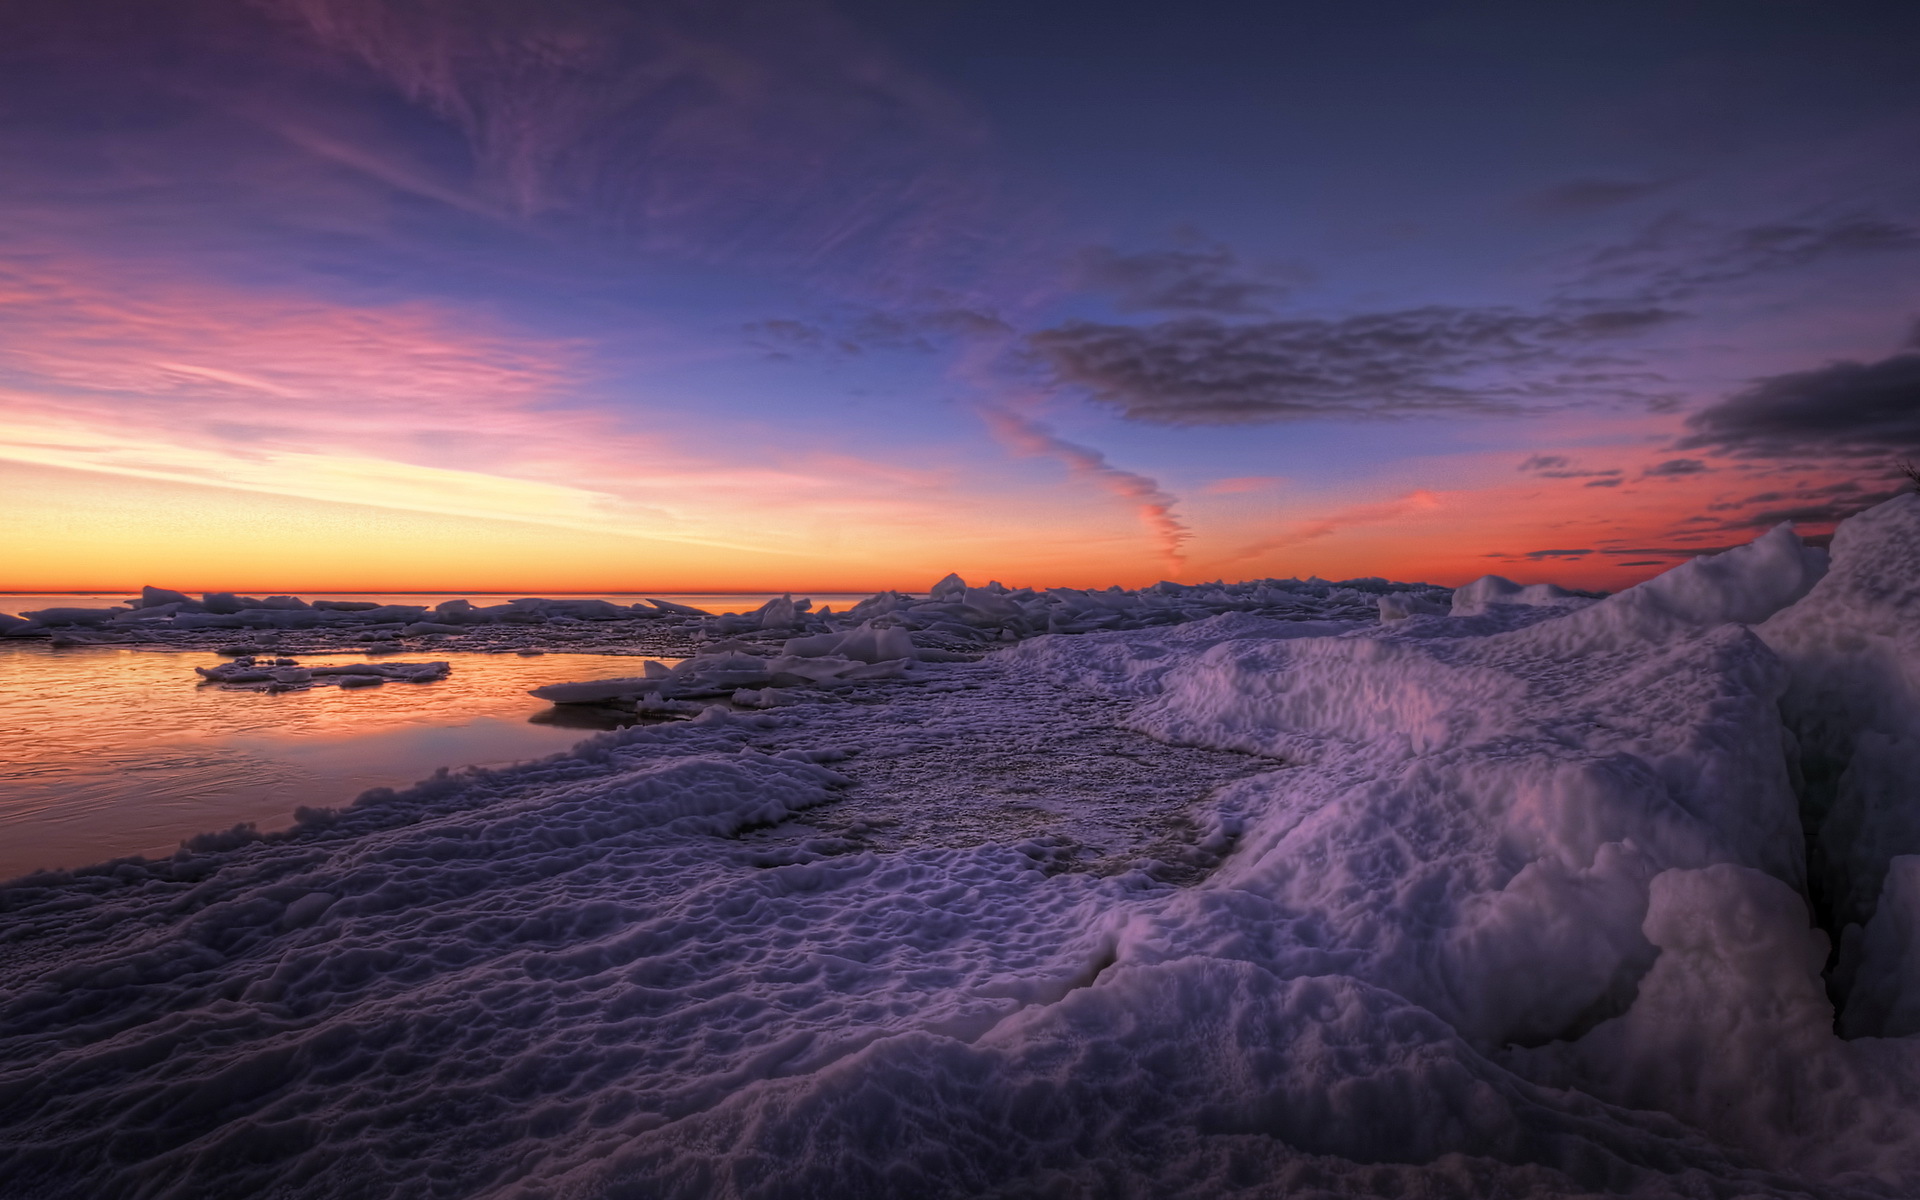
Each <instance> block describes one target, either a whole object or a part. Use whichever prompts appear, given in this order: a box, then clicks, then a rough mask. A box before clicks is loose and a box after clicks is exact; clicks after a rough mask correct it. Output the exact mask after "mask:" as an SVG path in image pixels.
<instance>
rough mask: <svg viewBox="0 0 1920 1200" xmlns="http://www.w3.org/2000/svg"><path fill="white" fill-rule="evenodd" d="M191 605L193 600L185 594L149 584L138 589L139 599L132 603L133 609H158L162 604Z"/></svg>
mask: <svg viewBox="0 0 1920 1200" xmlns="http://www.w3.org/2000/svg"><path fill="white" fill-rule="evenodd" d="M193 603H194V601H193V599H192V598H191V597H189V596H188V595H187V594H186V593H185V592H176V591H172V590H170V589H168V588H157V587H154V586H152V585H151V584H149V585H147V586H146V587H143V588H141V589H140V599H139V600H137V601H135V602H134V607H135V608H159V607H160V606H161V605H162V604H193Z"/></svg>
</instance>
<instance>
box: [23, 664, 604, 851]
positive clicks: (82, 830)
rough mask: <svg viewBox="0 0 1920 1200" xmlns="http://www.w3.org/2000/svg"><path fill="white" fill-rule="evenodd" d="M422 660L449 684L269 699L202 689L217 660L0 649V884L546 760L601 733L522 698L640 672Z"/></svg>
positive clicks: (595, 725)
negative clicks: (431, 779) (447, 670)
mask: <svg viewBox="0 0 1920 1200" xmlns="http://www.w3.org/2000/svg"><path fill="white" fill-rule="evenodd" d="M408 657H409V659H411V658H412V657H413V656H408ZM419 657H421V658H428V657H431V658H433V659H436V660H440V659H444V660H446V661H447V662H449V663H451V664H453V674H452V675H451V676H450V677H448V678H447V679H444V680H441V681H439V682H436V683H427V684H409V683H389V684H386V685H385V686H382V687H377V688H354V689H347V688H315V689H313V690H312V691H306V692H286V693H279V694H267V693H261V692H237V691H225V690H222V689H220V688H217V687H202V686H199V679H198V677H197V676H196V675H195V674H194V672H193V668H194V667H196V666H211V665H213V664H215V663H217V662H220V661H223V660H221V659H219V658H217V657H215V656H213V655H210V654H197V653H191V654H190V653H155V652H142V651H131V650H119V649H115V648H111V647H103V646H90V647H73V648H70V649H61V650H55V649H52V648H50V647H48V646H47V645H46V644H45V643H41V642H26V643H11V644H4V643H0V878H9V877H12V876H14V875H18V874H20V873H22V872H25V871H29V870H32V869H34V868H36V867H42V866H78V865H83V864H86V863H90V862H98V861H100V860H102V859H106V858H112V857H116V856H119V855H125V854H148V855H158V854H169V853H172V851H173V850H174V848H175V847H176V846H177V845H178V844H179V842H180V840H181V839H182V838H186V837H191V836H193V835H194V834H197V833H203V832H206V831H209V830H213V829H224V828H227V827H230V826H232V825H234V824H237V823H240V822H249V821H250V822H253V823H255V824H257V825H258V826H259V827H260V828H262V829H272V828H280V827H284V826H285V825H286V824H288V823H289V822H291V820H292V816H293V810H294V809H295V808H296V807H298V806H300V805H340V804H344V803H346V802H347V801H349V800H351V799H352V798H353V797H354V796H356V795H358V794H359V793H360V792H362V791H365V790H366V789H367V788H371V787H399V786H404V785H406V784H409V783H412V782H414V781H416V780H418V779H421V778H424V777H425V776H428V775H431V774H432V773H433V771H434V770H435V769H436V768H438V767H443V766H465V765H479V766H496V765H503V764H506V763H510V762H516V761H520V760H524V759H528V758H538V757H541V756H543V755H547V754H552V753H554V752H556V751H559V750H564V749H566V748H567V747H568V746H570V745H572V744H573V743H574V742H576V741H578V740H579V739H580V738H582V737H584V736H588V735H589V734H591V733H592V732H593V731H594V730H596V729H604V728H608V727H610V725H609V723H608V722H607V721H606V720H605V719H603V718H588V717H581V716H578V715H575V714H569V713H566V712H565V711H564V710H557V709H553V708H550V707H548V706H547V705H545V704H543V703H541V702H540V701H538V700H535V699H534V698H533V697H531V696H529V695H527V694H526V693H527V689H529V688H535V687H540V686H543V685H545V684H549V683H560V682H565V681H569V680H580V679H603V678H611V677H615V676H622V675H634V674H638V673H639V666H640V660H638V659H633V658H611V657H604V656H592V655H576V654H549V655H544V656H540V657H531V658H529V657H520V656H518V655H494V654H461V653H456V652H448V651H444V650H437V649H436V650H435V651H433V652H432V653H431V654H430V655H421V656H419ZM301 661H302V662H303V663H320V662H331V663H344V662H366V661H383V662H384V661H392V660H391V659H390V658H388V659H373V660H370V659H368V658H367V657H366V656H365V655H360V654H334V655H324V656H321V655H313V656H308V657H305V658H302V659H301Z"/></svg>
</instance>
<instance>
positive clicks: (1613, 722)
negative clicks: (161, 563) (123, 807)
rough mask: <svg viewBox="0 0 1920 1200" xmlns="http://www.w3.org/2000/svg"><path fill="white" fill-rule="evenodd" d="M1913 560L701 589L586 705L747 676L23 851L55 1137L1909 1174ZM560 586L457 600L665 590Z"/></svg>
mask: <svg viewBox="0 0 1920 1200" xmlns="http://www.w3.org/2000/svg"><path fill="white" fill-rule="evenodd" d="M1916 579H1920V499H1916V498H1915V497H1902V498H1900V499H1898V500H1895V501H1891V502H1889V503H1888V504H1885V505H1882V506H1880V507H1879V508H1876V509H1874V510H1871V511H1870V512H1868V513H1866V514H1863V515H1862V516H1860V517H1857V518H1854V519H1853V520H1851V521H1849V522H1847V523H1846V524H1844V525H1842V527H1841V529H1840V531H1839V533H1838V534H1837V535H1836V536H1835V538H1834V541H1833V547H1832V558H1831V564H1830V566H1829V563H1828V560H1827V556H1826V555H1825V554H1824V553H1822V552H1819V551H1812V550H1809V549H1807V548H1806V547H1805V546H1803V545H1802V543H1801V542H1800V540H1799V539H1798V538H1797V537H1795V536H1794V535H1793V533H1792V532H1791V530H1788V529H1785V528H1782V529H1778V530H1775V531H1772V532H1770V533H1768V534H1766V535H1764V536H1763V537H1761V538H1759V539H1758V540H1756V541H1755V542H1754V543H1753V544H1752V545H1750V546H1746V547H1742V548H1739V549H1736V550H1732V551H1729V552H1726V553H1724V554H1720V555H1715V556H1712V557H1708V558H1702V559H1698V560H1695V561H1694V562H1692V563H1689V564H1687V565H1686V566H1683V567H1681V568H1678V569H1676V570H1674V571H1670V572H1668V573H1667V574H1665V575H1662V576H1660V577H1658V578H1656V579H1654V580H1651V581H1649V582H1647V583H1645V584H1642V585H1640V586H1639V587H1637V588H1632V589H1628V590H1627V591H1624V592H1622V593H1620V594H1618V595H1615V596H1611V597H1607V598H1604V599H1597V598H1594V597H1583V596H1577V595H1573V594H1556V593H1555V592H1554V591H1549V590H1547V589H1544V588H1539V589H1520V590H1514V588H1513V587H1511V586H1507V585H1504V581H1494V582H1486V581H1482V583H1481V584H1477V585H1474V587H1473V588H1471V589H1462V590H1461V595H1459V596H1449V595H1448V594H1447V593H1446V592H1445V591H1444V590H1443V589H1430V588H1425V587H1420V586H1410V585H1389V584H1386V583H1384V582H1383V581H1378V580H1352V581H1347V582H1346V583H1344V584H1337V585H1336V584H1328V583H1325V582H1324V581H1314V580H1309V581H1262V582H1260V583H1256V584H1239V585H1222V584H1208V585H1198V586H1185V585H1174V584H1159V585H1155V586H1154V587H1152V588H1146V589H1141V590H1139V591H1129V592H1123V591H1118V590H1109V591H1088V590H1080V589H1044V590H1040V589H1009V588H1005V587H1002V586H999V585H996V584H989V585H987V586H986V587H980V588H976V587H970V586H969V585H967V584H966V583H965V582H964V581H963V580H960V579H958V578H957V577H949V578H948V579H945V580H942V581H941V582H940V583H939V584H937V585H936V586H935V587H934V589H933V590H932V592H931V593H930V594H929V595H928V596H927V597H925V598H915V597H912V596H906V595H901V594H898V593H886V594H882V595H880V596H876V597H874V598H872V599H871V600H868V601H864V602H862V603H861V604H859V605H856V606H855V607H854V608H853V609H852V610H851V611H850V612H848V613H841V614H825V613H815V612H812V611H811V610H810V609H802V608H801V606H800V605H799V603H798V602H792V603H791V608H792V611H791V613H789V612H788V611H787V608H786V607H783V606H780V605H778V604H776V605H775V606H774V607H770V608H767V609H764V610H762V611H761V612H759V613H757V614H730V615H722V616H719V617H714V616H709V615H706V614H694V613H687V612H674V611H668V610H665V609H662V608H659V607H650V608H649V610H648V611H649V613H651V614H654V615H650V616H648V617H646V618H644V620H645V621H646V622H647V625H646V629H648V630H650V631H659V630H678V631H680V632H681V634H682V635H684V636H685V637H687V638H688V639H691V640H699V639H705V641H704V643H703V644H704V646H705V649H704V651H703V652H702V653H697V654H694V655H692V656H691V657H689V658H687V660H686V661H685V662H682V663H680V664H678V665H677V666H674V667H671V668H669V667H666V666H664V665H663V664H660V663H657V662H650V663H648V664H647V665H646V666H645V667H643V668H642V671H641V673H640V674H637V675H634V676H632V677H631V678H628V679H624V680H613V681H596V682H594V683H591V684H563V685H556V687H554V688H549V689H541V692H540V693H537V694H543V695H547V697H548V698H550V699H554V700H558V701H561V702H564V703H584V702H615V703H627V704H631V705H633V706H635V707H636V708H641V707H643V706H646V705H678V706H681V711H687V710H691V709H694V708H696V707H698V706H699V705H701V703H702V702H703V701H704V700H707V699H715V700H722V701H732V702H733V704H732V706H731V707H732V708H733V710H732V711H729V710H728V707H729V706H727V705H713V706H709V707H705V708H703V709H701V711H700V712H699V715H698V716H697V717H696V718H695V719H692V720H688V721H683V722H678V723H674V724H670V725H658V726H647V727H639V728H633V729H628V730H624V731H621V732H619V733H614V734H608V735H604V736H601V737H598V738H595V739H591V740H589V741H587V742H583V743H582V744H581V745H579V746H577V747H576V748H575V749H574V750H573V751H571V752H569V753H568V754H564V755H559V756H556V757H554V758H551V759H548V760H545V761H542V762H538V763H529V764H523V765H521V766H518V767H514V768H511V769H507V770H501V771H467V772H459V773H445V774H442V775H440V776H438V777H436V778H434V779H432V780H428V781H426V782H424V783H422V784H420V785H419V786H417V787H415V788H412V789H409V790H407V791H403V792H391V791H376V792H371V793H368V794H367V795H365V796H363V797H361V798H360V799H359V800H358V801H357V802H355V803H354V804H352V805H350V806H348V807H345V808H342V809H339V810H326V811H305V812H303V813H302V814H301V815H300V818H299V822H298V824H297V825H296V826H295V828H293V829H292V830H290V831H288V832H286V833H284V834H274V835H269V836H265V837H261V836H256V835H254V834H252V833H251V832H250V831H247V830H244V829H243V830H236V831H230V832H228V833H226V834H221V835H210V836H208V837H206V838H203V839H196V840H195V841H193V842H191V843H189V844H188V845H187V846H184V847H183V848H182V850H181V851H180V853H179V854H178V855H176V856H174V857H173V858H171V859H166V860H161V861H157V862H143V861H123V862H118V863H110V864H104V865H102V866H100V867H96V868H90V869H87V870H83V871H76V872H64V873H56V874H46V875H40V876H33V877H28V878H26V879H23V880H19V881H16V882H14V883H13V884H11V885H9V886H7V887H4V888H0V914H4V918H3V921H0V939H4V940H3V941H0V945H4V947H5V952H4V954H3V955H0V1131H4V1134H0V1175H4V1177H5V1178H7V1179H8V1180H9V1181H10V1182H9V1186H10V1187H11V1188H12V1192H10V1193H9V1194H10V1195H13V1194H17V1195H19V1196H22V1197H25V1198H30V1200H37V1198H40V1197H67V1196H81V1195H114V1194H143V1195H146V1194H150V1195H192V1196H207V1197H229V1196H231V1197H240V1196H252V1195H259V1194H279V1195H288V1196H315V1197H319V1196H341V1197H344V1196H357V1195H369V1194H371V1195H383V1194H418V1195H448V1196H488V1197H503V1198H504V1197H517V1198H523V1200H532V1198H534V1197H550V1198H554V1200H560V1198H587V1197H595V1198H599V1197H638V1196H647V1197H656V1196H657V1197H696V1196H739V1197H746V1196H756V1197H789V1196H792V1197H798V1196H814V1195H847V1196H893V1195H925V1196H978V1195H1001V1196H1016V1195H1017V1196H1040V1195H1095V1194H1101V1195H1105V1194H1111V1195H1123V1196H1193V1197H1200V1196H1248V1197H1252V1196H1261V1197H1269V1196H1271V1197H1278V1196H1297V1195H1318V1196H1380V1195H1395V1196H1416V1195H1417V1196H1424V1197H1462V1198H1464V1197H1479V1196H1490V1195H1501V1196H1513V1197H1545V1196H1575V1195H1581V1196H1590V1195H1596V1194H1607V1195H1632V1196H1643V1197H1665V1196H1686V1197H1695V1198H1699V1200H1705V1198H1708V1197H1714V1198H1721V1197H1724V1198H1728V1200H1731V1198H1732V1197H1787V1196H1795V1197H1834V1198H1842V1197H1849V1198H1865V1197H1875V1198H1879V1200H1887V1198H1889V1197H1896V1196H1911V1195H1914V1194H1917V1193H1920V985H1916V983H1915V982H1914V981H1915V979H1916V978H1920V974H1916V973H1917V972H1920V962H1917V961H1916V958H1915V955H1916V952H1920V932H1916V931H1920V868H1916V865H1915V864H1916V863H1920V843H1916V842H1915V840H1914V835H1915V833H1916V832H1920V826H1916V823H1915V820H1914V817H1913V813H1914V811H1915V809H1916V803H1917V798H1916V796H1915V791H1914V786H1915V785H1914V784H1913V782H1912V781H1913V780H1914V779H1915V778H1916V777H1920V772H1917V771H1916V769H1915V768H1916V767H1920V762H1916V758H1915V755H1916V750H1915V747H1916V746H1920V728H1916V726H1915V725H1914V723H1913V722H1914V713H1915V711H1916V709H1915V706H1914V700H1915V696H1914V690H1913V689H1914V687H1915V686H1916V684H1920V641H1917V640H1916V636H1917V635H1915V633H1914V632H1913V631H1914V630H1915V629H1916V628H1920V583H1916ZM178 603H179V602H178V601H175V600H172V599H163V600H162V602H161V603H159V604H157V605H155V606H154V608H155V609H163V608H167V607H168V606H174V605H178ZM550 603H551V602H544V601H542V602H531V601H528V602H516V604H518V605H520V607H518V608H511V609H510V611H512V612H518V613H532V614H535V615H537V616H538V618H539V620H540V621H541V624H540V625H538V626H524V625H517V624H515V623H513V622H511V621H507V620H505V619H504V618H505V615H506V614H497V615H483V617H481V618H474V617H473V615H472V613H470V612H469V611H468V610H467V609H463V608H460V607H459V606H457V605H455V606H452V607H448V606H442V608H441V609H440V610H437V612H436V614H435V618H434V619H436V620H443V621H445V622H447V623H449V624H459V625H461V626H462V627H463V628H467V629H471V630H486V631H490V633H491V634H494V635H504V634H505V633H506V632H509V631H513V636H514V637H525V636H528V635H527V634H525V633H524V630H526V629H537V630H539V631H540V634H541V636H543V637H548V638H557V637H559V636H560V634H562V633H567V634H572V633H574V632H576V631H577V630H578V627H580V626H596V627H612V628H621V629H624V628H627V627H628V626H632V627H633V628H635V629H636V630H637V629H639V628H640V626H639V624H638V622H639V621H640V620H641V618H634V619H632V620H629V619H627V618H623V617H612V618H608V617H606V616H605V614H600V616H598V617H596V616H595V615H594V614H593V613H592V612H591V611H574V612H561V611H558V610H555V609H552V608H549V607H547V606H548V604H550ZM205 607H207V608H208V609H209V610H211V609H212V608H213V607H214V606H213V605H212V604H210V603H209V604H206V605H205ZM241 611H242V612H243V613H252V612H255V611H256V610H254V609H243V610H241ZM257 611H267V612H284V613H287V614H290V615H292V616H297V617H302V618H307V619H323V620H344V621H357V620H361V619H363V618H365V616H366V614H362V613H351V612H347V613H339V612H330V611H328V610H321V609H307V610H293V609H277V610H268V609H261V610H257ZM473 611H474V612H480V611H481V610H473ZM663 613H664V615H661V614H663ZM216 615H217V614H214V613H212V612H211V611H210V612H209V613H206V614H193V613H188V612H183V611H182V610H181V609H179V608H177V607H175V608H174V610H173V615H171V616H168V617H164V618H161V619H160V620H161V622H175V623H177V622H179V621H181V620H182V619H183V618H189V619H191V618H202V619H204V618H206V617H212V616H216ZM235 615H239V614H235ZM769 617H772V618H773V620H772V621H771V622H770V621H769V619H768V618H769ZM746 618H751V620H750V621H748V620H746ZM251 619H252V618H249V620H251ZM386 619H387V620H388V621H389V622H390V621H391V620H393V619H395V618H394V617H393V616H392V614H388V615H387V618H386ZM423 619H426V617H425V616H424V614H421V615H415V616H412V617H409V618H405V620H407V621H409V622H411V621H417V620H423ZM106 620H111V618H106ZM156 623H159V622H156ZM351 627H352V628H355V629H360V630H364V628H365V626H364V625H354V626H351ZM1063 635H1067V636H1063ZM167 636H186V635H184V634H181V635H167ZM194 636H198V635H194ZM467 636H476V635H474V634H469V635H467ZM593 636H595V637H599V636H602V635H600V634H598V633H595V634H593ZM647 636H656V634H654V633H651V632H650V633H649V634H647ZM717 636H724V637H726V638H727V639H729V640H726V641H720V642H715V641H714V640H713V639H714V638H715V637H717ZM500 644H501V645H512V644H519V645H522V646H524V645H526V644H528V643H526V642H519V643H513V642H510V641H503V642H501V643H500ZM928 651H934V652H938V653H937V654H936V655H933V656H929V655H928V654H927V653H926V652H928ZM940 656H951V657H952V658H956V659H958V658H966V659H977V660H978V661H965V662H961V661H945V659H944V658H942V657H940ZM394 665H398V664H394ZM287 669H297V670H303V671H306V672H308V677H309V678H310V679H311V678H313V677H314V676H315V675H317V673H318V672H319V671H321V670H324V669H326V668H299V667H290V666H289V665H288V664H282V663H278V662H273V661H272V660H271V659H269V660H268V661H267V663H265V664H263V663H262V662H261V660H260V659H259V658H257V657H256V658H254V659H252V660H246V661H236V662H235V663H234V664H231V665H230V666H228V667H221V668H213V670H220V671H228V670H231V671H232V672H233V677H234V678H236V679H237V678H238V677H239V676H240V675H241V674H244V673H246V672H249V671H264V672H266V673H267V674H268V675H269V676H270V677H273V672H274V671H278V670H287ZM322 678H324V677H322ZM803 697H804V698H806V700H807V702H798V701H799V700H800V698H803ZM743 708H764V709H765V711H751V712H748V711H739V709H743ZM1139 779H1147V780H1150V781H1151V783H1150V784H1149V785H1147V786H1146V787H1145V788H1142V787H1140V785H1138V784H1137V782H1136V783H1135V784H1134V785H1131V786H1133V788H1134V790H1131V791H1129V790H1128V787H1129V785H1128V783H1127V781H1128V780H1136V781H1137V780H1139ZM1810 864H1811V869H1810ZM1835 939H1837V941H1838V952H1837V957H1836V955H1835V954H1834V947H1835Z"/></svg>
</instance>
